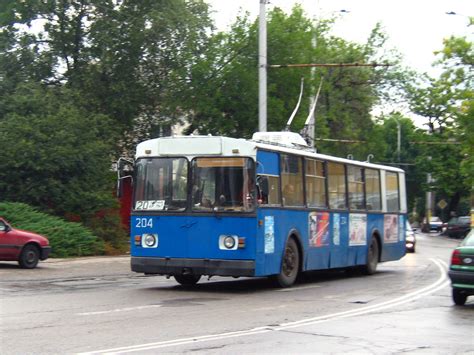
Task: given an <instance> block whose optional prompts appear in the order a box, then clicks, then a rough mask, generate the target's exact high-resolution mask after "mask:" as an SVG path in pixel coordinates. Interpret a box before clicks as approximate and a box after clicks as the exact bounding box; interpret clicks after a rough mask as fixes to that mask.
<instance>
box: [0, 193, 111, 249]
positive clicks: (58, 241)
mask: <svg viewBox="0 0 474 355" xmlns="http://www.w3.org/2000/svg"><path fill="white" fill-rule="evenodd" d="M0 216H1V217H3V218H4V219H6V220H7V221H8V222H9V223H10V224H11V225H12V227H13V228H16V229H23V230H27V231H30V232H34V233H38V234H41V235H43V236H45V237H47V238H48V239H49V243H50V245H51V247H52V252H51V255H50V257H52V258H67V257H74V256H92V255H102V254H104V250H105V246H104V241H103V240H101V239H100V238H98V237H97V236H95V235H94V234H93V233H92V232H91V231H90V230H89V229H87V228H86V227H84V226H83V225H82V224H80V223H76V222H67V221H65V220H63V219H61V218H59V217H56V216H51V215H48V214H46V213H43V212H40V211H38V210H37V209H36V208H34V207H32V206H29V205H27V204H24V203H18V202H0Z"/></svg>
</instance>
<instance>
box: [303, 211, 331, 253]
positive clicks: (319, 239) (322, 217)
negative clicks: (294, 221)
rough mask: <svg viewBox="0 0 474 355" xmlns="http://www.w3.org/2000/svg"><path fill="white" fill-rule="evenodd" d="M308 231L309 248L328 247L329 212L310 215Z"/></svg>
mask: <svg viewBox="0 0 474 355" xmlns="http://www.w3.org/2000/svg"><path fill="white" fill-rule="evenodd" d="M308 229H309V246H310V247H316V248H318V247H323V246H326V245H329V212H312V213H310V214H309V223H308Z"/></svg>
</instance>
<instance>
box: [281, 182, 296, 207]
mask: <svg viewBox="0 0 474 355" xmlns="http://www.w3.org/2000/svg"><path fill="white" fill-rule="evenodd" d="M295 197H296V196H295V187H294V186H293V184H286V185H285V187H284V188H283V204H284V205H286V206H294V205H295V202H296V198H295Z"/></svg>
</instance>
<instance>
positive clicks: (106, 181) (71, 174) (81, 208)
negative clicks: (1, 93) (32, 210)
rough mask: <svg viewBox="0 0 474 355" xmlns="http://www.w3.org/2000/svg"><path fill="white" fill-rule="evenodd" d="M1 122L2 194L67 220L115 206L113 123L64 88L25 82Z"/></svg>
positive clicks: (0, 169)
mask: <svg viewBox="0 0 474 355" xmlns="http://www.w3.org/2000/svg"><path fill="white" fill-rule="evenodd" d="M6 101H7V102H8V105H7V107H6V108H4V109H5V111H6V112H4V115H3V116H2V119H1V120H0V151H1V152H2V159H1V160H0V196H2V200H6V201H16V202H24V203H28V204H31V205H34V206H41V207H42V209H43V210H48V211H50V212H54V213H55V214H57V215H61V216H64V215H66V214H67V213H73V214H77V215H79V216H81V217H90V216H91V215H93V213H94V212H96V211H98V210H100V209H104V208H108V207H112V206H114V203H115V202H114V201H115V200H114V198H113V195H112V191H113V186H114V185H113V179H114V176H113V174H112V172H111V159H110V152H111V147H112V144H113V141H112V140H111V137H113V134H111V132H113V131H114V128H113V123H112V122H111V120H110V119H108V118H107V117H106V116H103V115H98V114H91V113H90V112H87V111H86V110H84V109H81V108H79V107H77V105H76V104H75V102H74V94H73V93H71V92H69V91H68V90H67V89H65V88H45V87H43V86H41V85H39V84H34V83H31V84H22V85H20V86H18V87H17V89H16V90H15V92H14V93H13V94H11V95H10V96H9V97H8V98H7V99H6Z"/></svg>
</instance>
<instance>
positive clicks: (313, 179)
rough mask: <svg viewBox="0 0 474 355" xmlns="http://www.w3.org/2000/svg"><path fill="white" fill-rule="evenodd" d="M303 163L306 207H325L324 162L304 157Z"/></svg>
mask: <svg viewBox="0 0 474 355" xmlns="http://www.w3.org/2000/svg"><path fill="white" fill-rule="evenodd" d="M305 163H306V168H305V170H306V198H307V203H308V207H326V204H327V202H326V169H325V166H324V162H322V161H319V160H313V159H306V161H305Z"/></svg>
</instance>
